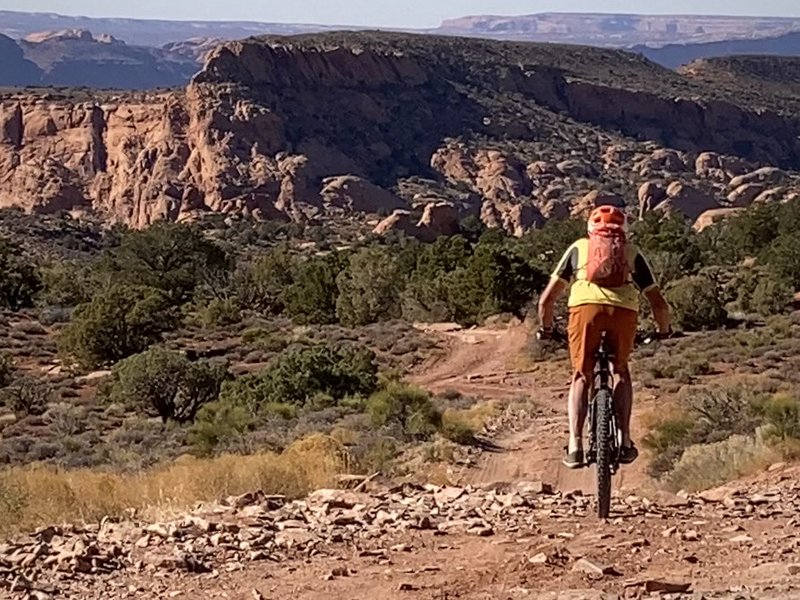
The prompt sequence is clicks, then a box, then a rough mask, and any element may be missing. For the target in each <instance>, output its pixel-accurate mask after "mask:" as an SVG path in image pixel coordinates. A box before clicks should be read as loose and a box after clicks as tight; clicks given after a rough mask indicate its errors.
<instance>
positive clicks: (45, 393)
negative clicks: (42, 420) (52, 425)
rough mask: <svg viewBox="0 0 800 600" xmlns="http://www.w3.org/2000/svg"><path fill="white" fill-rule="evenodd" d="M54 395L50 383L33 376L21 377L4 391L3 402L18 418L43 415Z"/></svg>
mask: <svg viewBox="0 0 800 600" xmlns="http://www.w3.org/2000/svg"><path fill="white" fill-rule="evenodd" d="M54 396H55V394H54V392H53V387H52V386H51V385H50V384H49V383H47V382H45V381H40V380H38V379H34V378H32V377H20V378H18V379H17V380H15V381H14V382H13V383H12V384H11V385H9V386H8V387H6V388H5V389H4V390H3V391H2V399H3V403H4V404H5V406H6V408H7V409H9V410H11V411H12V412H13V413H14V414H15V415H17V417H18V418H22V417H27V416H40V415H43V414H44V413H45V411H47V405H48V404H50V403H51V402H53V400H54Z"/></svg>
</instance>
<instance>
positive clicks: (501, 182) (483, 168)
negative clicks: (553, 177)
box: [475, 150, 531, 201]
mask: <svg viewBox="0 0 800 600" xmlns="http://www.w3.org/2000/svg"><path fill="white" fill-rule="evenodd" d="M475 164H476V165H477V166H478V168H479V171H478V174H477V177H476V179H475V187H476V188H477V189H478V191H479V192H480V193H481V194H483V195H484V196H485V197H486V198H488V199H490V200H502V201H509V200H515V199H517V198H521V197H523V196H527V195H528V194H530V192H531V182H530V179H529V178H528V174H527V172H526V170H525V168H524V167H523V165H522V164H521V163H520V162H519V161H518V160H517V159H516V158H514V157H512V156H507V155H505V154H502V153H501V152H498V151H496V150H488V151H484V150H482V151H480V152H478V154H477V155H476V156H475Z"/></svg>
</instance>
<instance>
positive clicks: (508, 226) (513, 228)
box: [503, 204, 545, 237]
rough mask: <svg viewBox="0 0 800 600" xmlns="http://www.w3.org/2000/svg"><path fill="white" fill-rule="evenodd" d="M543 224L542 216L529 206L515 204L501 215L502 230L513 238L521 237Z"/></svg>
mask: <svg viewBox="0 0 800 600" xmlns="http://www.w3.org/2000/svg"><path fill="white" fill-rule="evenodd" d="M544 224H545V218H544V216H543V215H542V213H541V212H540V211H539V209H538V208H536V207H535V206H533V205H531V204H516V205H514V206H512V207H511V208H509V209H508V210H507V211H506V212H505V213H504V215H503V229H505V231H506V232H507V233H509V234H511V235H513V236H515V237H522V236H523V235H525V234H526V233H528V232H529V231H530V230H531V229H537V228H539V227H542V226H543V225H544Z"/></svg>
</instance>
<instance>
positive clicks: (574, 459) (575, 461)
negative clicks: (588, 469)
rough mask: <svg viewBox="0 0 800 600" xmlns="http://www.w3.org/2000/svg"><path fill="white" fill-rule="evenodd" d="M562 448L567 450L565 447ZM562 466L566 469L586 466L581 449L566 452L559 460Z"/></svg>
mask: <svg viewBox="0 0 800 600" xmlns="http://www.w3.org/2000/svg"><path fill="white" fill-rule="evenodd" d="M564 450H567V448H565V449H564ZM561 462H562V463H564V466H565V467H567V468H568V469H582V468H583V467H585V466H586V461H585V459H584V456H583V450H575V451H574V452H567V453H566V454H565V455H564V458H563V459H562V460H561Z"/></svg>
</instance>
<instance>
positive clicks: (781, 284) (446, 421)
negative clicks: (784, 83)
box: [0, 202, 800, 527]
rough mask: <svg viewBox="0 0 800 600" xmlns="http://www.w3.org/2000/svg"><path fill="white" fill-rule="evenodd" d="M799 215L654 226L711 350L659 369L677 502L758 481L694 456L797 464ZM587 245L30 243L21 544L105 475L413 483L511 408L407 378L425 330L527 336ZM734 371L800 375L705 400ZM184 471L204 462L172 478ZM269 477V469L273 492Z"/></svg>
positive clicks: (425, 345) (14, 438)
mask: <svg viewBox="0 0 800 600" xmlns="http://www.w3.org/2000/svg"><path fill="white" fill-rule="evenodd" d="M799 215H800V203H798V202H790V203H787V204H769V205H764V206H759V207H757V208H754V209H752V210H748V211H746V212H743V213H740V214H739V215H737V216H735V217H732V218H730V219H727V220H725V221H722V222H721V223H719V224H717V225H715V226H713V227H710V228H708V229H705V230H704V231H703V232H702V233H696V232H695V231H694V230H693V229H692V228H691V227H690V226H689V224H688V223H686V222H684V221H683V220H682V219H681V218H679V217H675V216H673V217H667V218H657V217H656V216H655V215H653V214H649V215H647V216H646V218H645V219H644V220H642V221H640V222H638V223H636V226H635V227H634V234H633V235H634V236H635V239H636V242H637V243H638V244H639V245H640V246H641V247H642V249H643V250H644V251H645V253H646V254H647V255H648V257H649V258H650V260H651V262H652V264H653V267H654V270H655V271H656V272H657V276H658V278H659V280H660V282H661V283H662V285H663V286H664V287H665V289H666V293H667V296H668V298H669V300H670V302H671V304H672V305H673V307H674V310H675V315H676V320H677V325H678V326H679V327H680V328H681V329H683V330H685V331H689V332H696V333H695V335H693V336H692V337H691V338H689V339H688V340H685V341H680V342H679V343H677V345H675V346H674V347H665V348H662V349H660V350H657V351H656V353H655V354H653V355H652V356H648V352H650V351H649V350H645V351H643V353H642V355H641V358H640V360H641V363H642V366H641V367H640V373H641V378H642V381H643V383H644V385H645V386H648V387H653V388H658V389H660V390H664V392H665V393H668V394H675V395H676V397H677V401H676V402H675V408H674V411H672V412H670V414H669V416H668V418H665V419H662V420H659V421H658V422H657V423H655V424H654V426H653V430H652V432H651V434H650V435H649V436H648V438H647V445H648V447H650V448H651V450H652V452H653V456H654V459H653V462H652V474H653V475H654V476H655V477H658V478H662V479H664V481H665V482H666V483H667V484H668V485H670V486H672V487H690V488H691V487H702V486H704V485H707V484H711V483H713V482H715V481H716V480H717V479H718V478H719V477H720V476H721V475H720V474H721V473H726V472H734V471H736V472H738V470H740V469H743V468H744V467H741V466H737V467H736V468H733V467H731V468H728V470H727V471H726V470H725V469H724V468H722V467H721V466H719V465H716V466H713V467H708V468H707V469H706V471H705V472H708V473H709V474H711V473H713V474H714V475H713V477H711V476H709V479H708V480H704V479H703V477H702V476H700V475H698V474H697V472H698V470H702V469H700V467H699V466H698V461H699V460H700V458H699V457H700V456H708V455H709V453H697V452H695V451H694V450H692V448H693V447H695V446H702V447H705V446H709V447H713V448H714V449H715V452H716V454H714V456H717V457H718V459H717V460H720V461H729V462H730V460H732V459H729V458H725V457H728V456H729V455H731V454H732V453H733V454H735V448H739V447H741V448H743V450H742V452H747V453H749V454H748V456H751V459H749V460H750V463H756V462H759V461H760V460H766V459H764V458H763V457H764V456H767V455H768V456H769V457H770V458H773V457H774V456H775V455H783V454H784V453H789V452H792V451H793V448H794V444H793V440H794V439H795V436H796V435H797V431H798V427H797V426H796V425H795V424H794V421H793V419H794V418H795V417H796V413H797V412H798V411H797V407H796V398H797V390H796V389H795V388H794V387H793V384H792V383H791V381H792V378H791V376H790V375H791V373H790V372H789V367H787V366H784V365H783V364H782V362H781V361H783V360H784V358H785V357H787V356H788V355H790V354H791V352H793V351H794V350H793V349H794V345H793V339H794V338H795V337H796V334H797V331H796V329H797V325H796V324H795V323H794V321H792V320H791V318H790V317H789V316H788V313H789V304H790V301H791V299H792V293H793V291H794V290H795V289H797V287H798V285H800V275H799V274H798V272H797V268H796V262H795V261H794V259H793V256H794V249H795V241H794V240H795V236H794V235H793V228H794V226H795V224H796V223H797V222H798V216H799ZM6 218H7V219H12V220H13V219H15V218H20V219H21V218H22V217H19V215H17V216H14V214H12V215H6ZM23 221H24V219H23ZM583 227H584V225H583V223H582V222H581V221H571V220H566V221H557V220H555V221H550V222H548V224H547V225H545V226H544V227H543V228H541V229H537V230H534V231H532V232H531V233H529V234H526V235H525V236H522V237H521V238H514V237H508V236H506V235H505V234H503V233H502V232H500V231H498V230H484V229H482V228H480V227H479V228H477V229H476V230H475V231H473V232H472V233H471V234H468V235H457V236H450V237H441V238H439V239H438V240H436V241H435V242H433V243H422V242H419V241H417V240H414V239H410V238H405V237H403V236H400V235H394V234H393V235H391V236H388V237H384V238H375V239H371V238H367V239H365V240H363V241H361V242H358V243H352V244H349V245H347V246H346V247H344V246H341V247H337V248H331V247H327V248H325V249H320V248H318V247H316V246H312V245H309V244H298V243H297V242H296V241H295V240H296V238H294V237H293V235H292V232H290V231H287V230H285V229H284V230H279V229H275V228H272V229H270V230H268V231H262V232H261V233H258V234H257V237H256V238H253V237H252V236H253V232H252V231H243V232H241V236H240V235H239V234H235V232H234V231H231V230H229V229H228V230H224V229H217V228H214V227H208V226H206V227H205V228H200V227H197V226H189V225H176V224H168V223H163V224H158V225H156V226H153V227H151V228H149V229H146V230H142V231H137V230H126V229H124V228H123V229H120V228H112V229H109V230H106V231H105V232H97V233H96V234H92V235H91V236H89V235H85V234H84V235H82V236H81V237H82V239H84V240H87V241H86V242H85V243H84V244H82V245H78V244H76V243H75V242H73V241H69V240H70V239H71V238H69V236H72V235H73V233H72V232H73V231H74V229H70V228H66V227H65V228H64V229H63V232H64V234H63V238H62V239H60V240H59V242H58V243H55V244H50V245H48V248H49V253H44V252H41V250H40V246H37V245H36V243H35V237H36V236H35V232H31V231H30V230H28V234H29V235H28V237H26V236H21V237H20V238H19V239H22V240H23V241H22V242H21V243H22V244H23V245H22V246H18V245H15V243H12V242H11V241H6V242H4V243H3V245H2V246H0V269H2V274H3V277H2V281H3V289H2V290H0V302H2V304H3V306H4V309H5V311H6V313H5V316H4V319H3V323H2V325H3V331H4V339H6V347H5V349H4V353H3V354H2V356H0V383H1V384H2V385H3V389H2V398H3V403H4V406H5V413H6V416H5V417H3V419H2V424H0V427H2V431H3V437H2V440H0V460H2V462H3V463H4V464H5V465H6V467H5V469H6V470H5V471H4V475H3V479H2V482H3V483H2V485H3V489H4V490H5V491H4V496H3V498H4V500H3V501H4V502H5V503H6V504H7V505H8V506H9V507H14V510H11V509H9V510H8V511H7V512H6V514H8V515H12V516H11V517H9V518H10V519H11V521H12V523H6V526H7V527H8V526H13V525H14V524H15V523H16V524H20V523H26V522H28V520H29V519H30V514H32V512H31V511H36V510H38V509H37V508H35V506H34V505H33V504H30V502H33V500H32V499H31V498H32V497H33V496H32V495H35V494H39V493H41V488H39V487H38V486H39V485H43V484H42V483H41V482H43V481H45V480H47V479H48V478H56V479H57V480H58V481H60V483H58V484H55V483H53V485H63V486H66V487H65V488H64V489H67V490H68V489H73V490H74V488H75V486H81V487H86V486H88V487H89V488H91V487H92V485H94V484H92V483H87V482H88V481H89V480H91V481H94V479H92V478H93V477H98V478H100V477H101V476H100V475H96V476H95V475H94V474H93V473H95V471H94V470H95V469H98V468H102V469H104V470H106V475H103V477H109V478H112V479H109V480H108V481H112V482H113V485H114V486H117V487H116V488H115V489H119V490H122V491H120V492H119V495H118V496H115V497H118V498H125V497H126V496H125V494H126V492H124V489H126V487H125V486H128V485H134V484H133V483H132V482H134V481H137V482H141V481H143V480H140V479H136V478H148V477H149V478H151V479H148V480H147V481H148V482H154V481H161V483H152V484H151V483H147V485H153V486H162V492H161V493H163V494H166V496H170V493H168V492H167V490H168V488H169V486H167V485H166V483H163V480H162V479H159V478H161V477H164V478H165V477H167V475H166V474H167V473H170V474H171V473H173V472H172V471H170V469H184V471H182V472H188V470H191V469H198V470H211V471H213V469H214V468H216V467H215V466H214V465H221V464H223V462H224V461H225V460H232V459H225V458H224V457H226V456H231V455H234V456H235V455H247V456H251V457H254V458H252V459H248V460H250V461H251V462H252V464H253V465H265V464H268V465H269V468H268V469H267V470H268V471H269V472H272V470H274V469H278V470H280V469H281V468H283V467H281V466H280V465H281V464H283V463H282V462H281V461H284V460H288V459H285V458H284V456H285V455H286V453H287V452H289V449H291V448H294V447H296V445H297V444H301V443H302V440H305V439H308V438H309V436H311V437H313V436H319V435H323V436H326V439H329V440H332V444H333V445H332V446H331V448H333V447H335V448H336V450H335V453H336V456H340V457H346V465H347V467H346V468H347V470H353V471H359V472H364V473H366V472H371V471H373V470H375V469H379V470H380V469H383V470H391V469H396V468H398V465H397V463H394V462H393V459H394V458H395V457H397V456H399V455H400V454H401V453H402V452H403V451H404V449H407V448H409V447H412V446H415V445H419V444H426V443H428V442H429V441H430V442H432V441H434V440H449V442H448V443H453V444H456V445H457V444H472V443H474V441H475V436H476V435H477V434H479V433H480V429H481V427H482V424H483V423H485V422H486V420H487V419H489V418H490V416H491V414H492V410H484V409H481V408H480V405H479V404H474V403H475V401H474V400H471V401H469V402H467V403H466V404H464V399H463V398H459V397H458V395H457V394H454V395H444V396H442V397H435V396H432V395H431V394H429V393H427V392H425V391H423V390H421V389H418V388H415V387H413V386H409V385H408V384H407V383H404V382H403V374H404V373H406V372H407V371H408V370H409V369H410V368H412V367H414V366H415V365H417V364H419V363H420V362H421V361H423V360H425V359H426V358H427V357H429V356H431V354H432V353H435V352H436V345H435V341H433V340H432V339H431V338H429V337H426V336H425V334H423V333H422V332H420V331H418V330H417V329H415V328H414V327H413V326H412V323H413V322H415V321H428V322H432V321H455V322H457V323H460V324H461V325H464V326H471V325H474V324H478V323H481V322H482V321H483V320H484V319H486V318H487V317H489V316H491V315H495V314H498V313H510V314H515V315H517V316H519V317H521V318H524V317H525V316H526V314H527V313H528V311H529V310H530V308H531V306H533V303H534V302H535V299H536V296H537V294H538V292H539V291H541V289H542V288H543V287H544V285H545V284H546V282H547V279H548V277H549V275H548V273H549V271H550V269H551V268H552V267H553V265H554V263H555V261H556V260H557V258H558V256H559V255H560V254H561V252H562V251H563V250H564V249H565V248H566V247H567V245H568V244H569V243H570V242H571V241H573V240H574V239H575V238H576V237H577V236H579V235H581V232H582V231H583ZM295 233H296V232H295ZM246 236H250V237H249V238H248V237H246ZM243 237H244V240H249V241H243ZM31 239H33V241H31ZM252 242H255V243H252ZM62 244H63V245H62ZM765 319H766V322H765V321H764V320H765ZM787 364H793V363H791V362H790V361H789V363H787ZM725 369H728V370H734V371H737V372H742V371H744V372H747V371H750V372H751V373H752V374H754V375H761V376H762V378H766V380H769V378H770V374H771V373H773V372H774V371H776V370H778V371H781V369H785V371H786V373H783V371H781V373H782V375H781V377H782V379H781V381H782V382H783V383H784V385H782V386H774V385H773V386H769V385H766V387H765V384H764V382H763V381H762V382H761V383H759V384H758V385H757V386H756V387H755V388H753V387H749V386H746V385H743V386H740V387H733V388H723V389H718V388H716V387H714V386H711V385H710V386H709V387H706V383H705V381H706V380H707V379H710V378H712V379H713V375H714V373H717V372H724V371H725ZM759 386H760V387H759ZM754 390H755V391H754ZM715 411H716V412H715ZM732 415H736V416H735V418H733V417H732ZM793 415H794V416H793ZM720 419H723V420H724V419H728V421H725V422H723V421H721V420H720ZM720 444H723V445H724V446H720ZM737 444H739V445H738V446H737ZM765 448H766V449H767V450H768V453H767V451H766V450H764V449H765ZM726 453H727V454H726ZM759 453H760V454H759ZM185 455H193V456H194V458H193V459H191V460H188V461H187V460H185V459H181V460H180V461H179V463H177V464H176V466H174V467H171V466H169V464H170V461H174V460H175V459H178V458H179V457H181V456H185ZM292 456H295V455H292ZM258 457H261V458H258ZM720 457H722V458H720ZM292 460H297V458H296V456H295V458H293V459H292ZM337 460H338V459H337ZM343 460H344V459H343ZM219 461H223V462H219ZM242 464H244V463H242ZM248 464H251V463H248ZM336 464H343V463H338V462H337V463H336ZM737 464H738V463H737ZM276 465H277V466H276ZM225 468H227V467H225ZM266 468H267V467H263V468H262V466H257V467H254V470H253V473H256V475H253V478H252V480H251V481H252V482H253V485H255V484H256V483H258V484H259V485H262V483H261V482H263V480H264V478H266V477H267V475H264V472H265V471H264V469H266ZM291 468H294V467H291ZM726 468H727V467H726ZM58 469H67V471H60V470H58ZM81 469H82V470H81ZM153 469H155V470H153ZM731 469H733V470H731ZM276 472H277V471H276ZM115 473H116V474H115ZM326 473H327V475H326V476H328V475H330V473H328V472H327V471H326ZM169 476H170V477H171V476H172V475H169ZM243 477H244V476H243ZM82 478H83V479H82ZM87 478H88V479H87ZM114 478H117V479H114ZM244 478H245V479H246V477H244ZM277 479H278V478H276V481H277ZM97 481H100V479H97ZM36 482H39V483H36ZM312 482H313V483H317V482H318V480H317V479H316V476H314V477H311V478H309V479H303V480H302V481H299V482H297V483H296V484H292V486H293V487H292V490H294V491H297V492H298V493H299V491H300V490H302V489H305V488H306V487H308V486H311V485H312V484H313V483H312ZM98 485H99V484H98ZM109 485H112V484H109ZM136 485H139V483H137V484H136ZM142 485H144V484H142ZM276 485H277V483H276ZM281 485H283V484H281ZM287 485H288V484H287ZM70 486H72V487H70ZM240 487H246V485H245V484H244V483H242V484H241V486H240ZM264 487H266V488H268V489H271V487H275V486H270V485H264ZM214 489H216V488H214V487H213V486H211V487H210V488H209V492H208V493H209V494H212V495H213V494H215V493H216V492H215V491H214ZM281 489H283V488H281ZM26 490H28V491H26ZM226 490H227V488H226ZM217 491H219V490H217ZM71 493H74V491H73V492H71ZM176 494H177V492H176ZM68 495H69V494H68ZM189 495H190V496H194V495H192V494H189ZM176 497H177V496H176ZM118 502H119V506H122V505H124V504H125V501H124V500H118ZM25 507H27V508H25ZM106 508H107V507H104V508H103V510H105V509H106ZM98 510H99V509H98ZM115 510H116V509H115ZM26 511H27V512H26ZM81 511H82V513H81V514H84V513H85V514H92V509H90V508H89V507H84V508H83V509H81ZM13 515H17V516H13ZM24 515H28V516H24Z"/></svg>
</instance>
